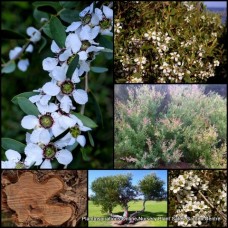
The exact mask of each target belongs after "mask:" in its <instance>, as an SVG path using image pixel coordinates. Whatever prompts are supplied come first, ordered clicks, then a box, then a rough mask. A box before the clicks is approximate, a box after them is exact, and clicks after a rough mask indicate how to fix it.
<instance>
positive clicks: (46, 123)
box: [39, 114, 54, 128]
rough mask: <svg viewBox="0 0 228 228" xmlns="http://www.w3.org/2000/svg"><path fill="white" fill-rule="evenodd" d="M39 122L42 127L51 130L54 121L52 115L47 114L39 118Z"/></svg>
mask: <svg viewBox="0 0 228 228" xmlns="http://www.w3.org/2000/svg"><path fill="white" fill-rule="evenodd" d="M39 122H40V125H41V126H42V127H44V128H50V127H51V126H52V125H53V123H54V120H53V118H52V117H51V115H50V114H45V115H42V116H41V117H40V118H39Z"/></svg>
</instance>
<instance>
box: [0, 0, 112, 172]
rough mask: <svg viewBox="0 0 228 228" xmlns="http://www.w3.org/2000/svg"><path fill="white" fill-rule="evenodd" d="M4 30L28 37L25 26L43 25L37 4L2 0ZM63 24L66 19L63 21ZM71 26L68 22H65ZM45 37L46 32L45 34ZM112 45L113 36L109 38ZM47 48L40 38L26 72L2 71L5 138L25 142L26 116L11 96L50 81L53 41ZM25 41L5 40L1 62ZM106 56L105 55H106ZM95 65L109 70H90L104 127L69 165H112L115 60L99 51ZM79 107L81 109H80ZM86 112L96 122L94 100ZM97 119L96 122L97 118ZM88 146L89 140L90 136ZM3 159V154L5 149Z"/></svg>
mask: <svg viewBox="0 0 228 228" xmlns="http://www.w3.org/2000/svg"><path fill="white" fill-rule="evenodd" d="M90 2H92V1H86V2H84V1H82V2H81V3H80V4H79V5H78V8H79V9H77V10H79V11H81V10H82V9H84V8H85V7H86V6H88V4H90ZM1 9H2V24H1V25H2V29H8V30H12V31H15V32H18V33H21V34H24V35H25V36H26V28H27V27H29V26H34V27H36V28H38V29H39V28H40V27H41V23H40V22H39V21H38V20H36V19H35V18H34V17H33V11H34V7H33V5H32V2H27V1H19V2H16V1H12V2H8V1H2V2H1ZM63 24H64V22H63ZM64 25H66V26H68V25H69V24H67V23H65V24H64ZM44 36H45V35H44ZM106 38H107V39H108V41H107V40H106V41H107V42H108V43H109V45H110V46H112V43H113V42H112V37H106ZM47 41H48V43H47V45H46V47H45V48H44V49H43V50H42V51H41V52H40V53H38V50H39V48H40V45H41V43H40V42H41V41H40V42H38V43H37V44H36V45H35V50H34V52H33V54H32V55H31V56H29V58H30V66H29V68H28V70H27V71H26V72H21V71H19V70H18V69H17V70H15V71H14V72H13V73H11V74H3V75H2V77H1V92H2V94H1V95H2V96H1V110H2V112H1V114H2V115H1V122H2V125H1V131H2V136H3V137H9V138H12V139H15V140H18V141H20V142H22V143H25V133H26V131H25V130H24V129H23V128H22V127H21V124H20V121H21V119H22V118H23V116H24V115H25V114H24V113H23V112H22V111H21V110H20V108H19V107H18V106H16V105H14V104H13V103H12V102H11V99H12V98H13V97H14V96H15V95H17V94H19V93H22V92H28V91H32V90H34V89H38V88H40V87H41V86H42V85H43V84H44V83H45V82H47V81H49V80H50V77H49V76H48V74H47V72H45V71H43V69H42V60H43V59H44V58H45V57H47V56H50V57H52V56H53V53H52V52H51V51H50V44H51V42H50V40H49V39H47ZM25 42H26V41H25V40H2V50H1V54H2V62H4V61H5V62H7V61H8V60H9V51H10V50H11V49H13V48H14V47H16V46H23V45H24V44H25ZM104 55H106V56H104ZM92 65H94V66H102V67H107V68H108V69H109V71H108V72H106V73H102V74H96V73H93V72H90V73H89V88H90V90H91V91H92V92H93V94H94V95H95V97H96V99H97V102H98V104H99V105H100V109H101V113H102V115H103V127H102V124H99V123H98V125H99V127H98V128H97V129H95V130H93V131H92V135H93V138H94V142H95V147H94V148H92V147H91V149H90V150H88V151H87V154H86V156H84V158H83V157H82V154H81V152H80V151H79V150H77V149H76V150H75V151H74V152H73V154H74V161H73V162H72V163H71V164H70V165H69V166H68V167H69V168H110V167H112V157H113V155H112V154H113V121H112V120H113V106H112V103H113V74H112V72H113V68H112V67H113V60H112V58H111V56H110V54H103V53H102V54H100V55H99V56H97V58H96V60H95V61H94V62H92ZM78 110H79V109H78ZM85 115H86V116H88V117H90V118H91V119H93V120H94V121H96V112H95V108H94V104H93V103H92V102H91V100H90V101H89V102H88V103H87V104H86V108H85ZM96 122H97V121H96ZM87 141H88V143H87V145H88V144H89V140H88V137H87ZM2 159H4V153H3V150H2Z"/></svg>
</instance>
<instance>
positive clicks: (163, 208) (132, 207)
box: [88, 201, 167, 227]
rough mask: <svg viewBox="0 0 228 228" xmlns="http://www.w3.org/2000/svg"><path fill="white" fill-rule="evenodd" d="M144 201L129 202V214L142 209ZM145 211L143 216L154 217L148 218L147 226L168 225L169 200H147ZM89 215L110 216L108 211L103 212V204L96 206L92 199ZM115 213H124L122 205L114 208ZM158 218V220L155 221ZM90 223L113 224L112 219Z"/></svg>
mask: <svg viewBox="0 0 228 228" xmlns="http://www.w3.org/2000/svg"><path fill="white" fill-rule="evenodd" d="M142 204H143V201H136V202H134V201H131V202H129V204H128V206H129V214H132V213H133V212H135V211H139V210H142ZM145 205H146V208H145V211H144V212H143V213H142V214H140V215H139V217H142V218H148V219H149V218H152V219H153V220H147V221H146V225H147V226H156V227H158V226H163V227H167V221H166V220H165V218H166V217H167V202H166V201H159V202H156V201H147V202H146V204H145ZM88 213H89V214H88V217H90V218H91V217H99V218H109V215H108V214H107V213H104V214H103V213H101V206H96V205H94V204H93V202H92V201H89V210H88ZM113 214H118V215H121V216H122V215H123V209H122V208H121V207H120V206H117V207H115V208H114V210H113ZM160 217H163V219H162V220H161V219H159V218H160ZM155 219H158V221H154V220H155ZM88 225H89V226H90V227H91V226H99V227H100V226H108V227H110V226H112V225H111V221H110V220H109V221H107V220H106V221H89V223H88Z"/></svg>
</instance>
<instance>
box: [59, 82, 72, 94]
mask: <svg viewBox="0 0 228 228" xmlns="http://www.w3.org/2000/svg"><path fill="white" fill-rule="evenodd" d="M73 90H74V84H73V82H71V81H65V82H63V83H62V84H61V91H62V93H63V94H67V95H69V94H71V93H72V92H73Z"/></svg>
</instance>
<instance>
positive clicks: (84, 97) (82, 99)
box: [73, 89, 88, 104]
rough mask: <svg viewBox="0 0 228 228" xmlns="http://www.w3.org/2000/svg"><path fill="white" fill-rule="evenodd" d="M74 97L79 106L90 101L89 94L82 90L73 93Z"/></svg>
mask: <svg viewBox="0 0 228 228" xmlns="http://www.w3.org/2000/svg"><path fill="white" fill-rule="evenodd" d="M73 97H74V100H75V101H76V102H77V103H78V104H85V103H86V102H87V101H88V94H87V93H86V91H85V90H82V89H75V90H74V91H73Z"/></svg>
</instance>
